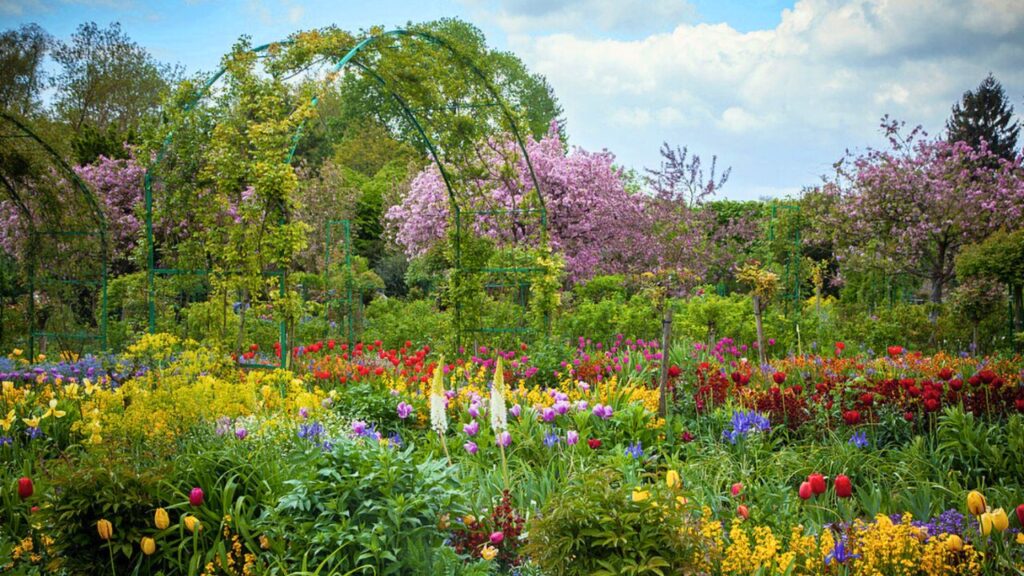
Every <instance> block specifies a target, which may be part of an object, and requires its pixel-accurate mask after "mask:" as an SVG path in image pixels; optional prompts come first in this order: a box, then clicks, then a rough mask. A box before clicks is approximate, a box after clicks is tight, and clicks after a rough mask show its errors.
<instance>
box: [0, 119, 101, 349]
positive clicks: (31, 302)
mask: <svg viewBox="0 0 1024 576" xmlns="http://www.w3.org/2000/svg"><path fill="white" fill-rule="evenodd" d="M0 125H2V126H3V127H4V128H6V129H8V130H12V132H11V133H0V141H2V140H6V139H18V140H19V141H27V142H29V143H31V145H32V146H33V147H34V148H35V149H36V150H37V151H38V152H40V153H41V155H42V158H43V159H45V161H46V162H47V163H48V165H49V167H50V168H53V169H55V171H56V173H59V174H60V175H61V176H62V178H63V179H64V180H65V181H66V182H67V184H68V185H69V186H70V188H71V189H72V190H74V191H75V192H76V194H75V195H74V196H75V197H77V198H79V199H81V200H83V201H84V203H85V207H86V208H87V212H88V214H87V218H85V219H83V221H84V222H88V223H89V224H91V225H87V226H86V227H85V228H78V229H69V228H67V227H64V226H63V225H62V223H55V224H53V225H47V219H48V218H49V217H51V216H52V215H51V214H49V213H47V212H46V211H44V210H36V211H33V210H32V208H31V206H32V203H31V202H30V201H29V199H30V198H32V197H33V196H34V195H35V194H38V190H32V187H31V186H27V187H25V188H27V190H25V191H26V192H28V193H29V194H28V195H23V194H22V193H21V192H19V190H18V188H19V186H18V181H17V180H18V178H17V177H16V175H9V174H0V184H2V187H3V189H4V191H5V192H6V194H7V196H8V198H10V200H11V202H12V204H14V206H15V209H16V210H17V211H18V213H19V216H20V218H19V220H20V221H21V222H22V223H23V224H24V225H25V227H26V228H27V231H28V239H29V241H28V242H27V244H26V246H25V257H24V263H25V266H26V271H27V277H28V282H29V291H28V305H27V316H28V334H27V336H28V349H29V357H30V358H33V359H34V358H35V352H36V339H37V338H46V339H52V340H56V341H57V343H58V345H59V346H62V348H66V347H63V344H62V343H63V342H64V341H77V342H82V343H83V345H84V342H86V341H90V340H91V341H96V342H97V343H98V348H99V350H101V351H104V350H106V349H107V273H108V268H109V262H108V250H109V240H108V230H107V219H106V216H105V214H104V213H103V209H102V208H101V207H100V203H99V201H98V200H97V198H96V195H95V193H93V191H92V189H91V188H90V187H89V186H88V185H87V184H86V183H85V182H84V181H83V180H82V179H81V178H80V177H79V176H78V174H77V173H76V172H75V170H74V169H73V168H72V167H71V166H70V165H69V164H68V163H67V161H65V160H64V158H63V157H62V156H61V155H60V154H59V153H58V152H57V151H56V150H55V149H54V148H53V147H52V146H51V145H50V144H49V143H48V142H46V140H44V139H43V138H42V137H40V136H39V135H38V134H36V132H35V131H33V130H32V129H31V128H29V127H28V125H27V124H26V123H25V122H24V121H22V120H20V119H18V118H16V117H14V116H12V115H11V114H8V113H6V112H0ZM12 148H13V147H12ZM37 221H38V222H37ZM38 223H41V224H42V225H38ZM56 238H63V239H71V240H75V239H83V238H96V241H97V244H98V246H97V248H98V252H99V258H98V263H99V271H98V274H97V275H95V276H91V277H73V276H70V275H61V274H57V273H52V272H54V271H56V270H59V266H57V265H56V264H54V263H51V266H50V267H48V269H49V270H50V271H51V273H50V274H46V275H42V276H40V275H39V269H40V262H39V261H38V260H39V254H40V252H41V250H40V248H41V246H42V245H43V243H44V239H56ZM62 256H65V257H66V259H70V258H71V255H70V254H63V255H62ZM41 285H42V286H47V285H63V286H71V287H79V288H82V289H85V290H95V291H97V292H98V298H99V310H98V318H97V321H96V324H97V325H96V329H95V331H90V330H86V329H80V330H77V331H75V332H67V331H61V330H50V329H47V326H45V325H44V326H42V327H41V329H37V323H38V322H37V309H36V299H37V294H38V293H39V292H41V291H40V290H39V286H41ZM46 293H47V294H48V295H49V294H52V292H51V291H47V292H46Z"/></svg>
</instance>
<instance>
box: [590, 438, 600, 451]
mask: <svg viewBox="0 0 1024 576" xmlns="http://www.w3.org/2000/svg"><path fill="white" fill-rule="evenodd" d="M587 446H590V448H591V449H592V450H597V449H598V448H600V447H601V441H600V440H598V439H597V438H589V439H587Z"/></svg>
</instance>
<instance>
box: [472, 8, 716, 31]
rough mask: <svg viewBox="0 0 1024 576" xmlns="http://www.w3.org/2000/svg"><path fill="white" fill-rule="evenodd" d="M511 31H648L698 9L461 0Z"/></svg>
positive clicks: (667, 25) (666, 26) (662, 27)
mask: <svg viewBox="0 0 1024 576" xmlns="http://www.w3.org/2000/svg"><path fill="white" fill-rule="evenodd" d="M461 1H462V3H463V4H465V5H467V6H469V7H470V8H471V9H474V10H475V11H476V12H478V13H480V14H484V15H487V16H488V17H489V18H490V19H492V20H494V21H495V22H496V23H497V24H498V25H499V26H501V27H502V28H503V29H505V30H506V31H507V32H509V33H512V34H535V33H538V32H539V33H549V32H557V31H572V32H575V33H579V32H583V31H588V32H597V33H609V32H610V33H619V34H629V35H631V34H647V33H650V32H651V31H653V30H671V29H672V28H673V27H675V25H677V24H679V23H681V22H684V21H687V20H690V19H692V17H693V16H694V14H695V13H696V12H695V10H694V8H693V6H692V5H690V3H689V2H687V1H686V0H560V1H552V0H461Z"/></svg>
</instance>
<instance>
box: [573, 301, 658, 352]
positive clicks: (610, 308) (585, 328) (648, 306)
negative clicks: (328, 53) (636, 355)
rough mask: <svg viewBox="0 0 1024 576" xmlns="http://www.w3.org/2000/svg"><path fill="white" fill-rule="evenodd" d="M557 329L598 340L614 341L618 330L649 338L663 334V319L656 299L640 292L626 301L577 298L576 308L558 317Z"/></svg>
mask: <svg viewBox="0 0 1024 576" xmlns="http://www.w3.org/2000/svg"><path fill="white" fill-rule="evenodd" d="M556 330H557V333H558V334H561V335H562V336H563V337H566V338H569V339H574V338H577V337H579V336H583V337H585V338H590V339H592V340H594V341H595V342H611V341H613V340H615V336H616V334H622V335H623V336H625V337H627V338H643V339H645V340H649V339H652V338H657V337H658V335H659V334H660V331H661V321H660V320H659V315H658V311H657V309H656V308H655V305H654V302H652V301H651V299H650V298H647V297H644V296H642V295H639V294H638V295H636V296H633V297H632V298H630V299H629V300H627V301H625V302H620V301H617V300H601V301H598V302H592V301H590V300H583V301H581V302H578V303H577V305H576V307H575V309H574V310H572V311H571V312H567V313H565V314H562V315H561V316H560V317H559V319H558V324H557V329H556Z"/></svg>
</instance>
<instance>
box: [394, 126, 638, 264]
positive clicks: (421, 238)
mask: <svg viewBox="0 0 1024 576" xmlns="http://www.w3.org/2000/svg"><path fill="white" fill-rule="evenodd" d="M526 147H527V152H528V153H529V156H530V161H531V163H532V164H533V168H534V171H535V174H536V175H537V179H538V181H539V184H540V187H541V190H542V194H543V198H544V203H545V207H546V211H547V220H548V227H547V229H548V233H549V241H550V244H551V247H552V248H553V249H555V250H556V251H559V252H561V253H562V254H564V256H565V260H566V273H567V276H568V277H569V279H570V280H571V281H580V280H585V279H587V278H590V277H592V276H594V275H596V274H602V273H622V272H634V271H639V270H643V269H647V268H649V266H650V265H652V264H654V263H656V261H657V247H656V246H655V245H654V243H653V242H652V241H651V239H650V237H649V236H648V235H647V231H648V229H649V225H648V219H649V216H648V215H647V213H646V212H645V202H644V198H643V197H642V196H641V195H639V194H631V193H629V192H628V191H627V190H626V188H625V186H624V179H623V174H622V171H621V169H619V168H617V167H615V165H614V161H615V157H614V155H612V154H611V153H610V152H607V151H601V152H588V151H586V150H583V149H580V148H575V149H573V150H572V151H569V152H566V150H565V148H564V146H563V144H562V141H561V139H560V138H559V134H558V128H557V124H555V123H552V125H551V129H550V130H549V132H548V133H547V135H545V136H544V137H543V138H541V139H540V140H539V141H536V140H533V139H529V140H528V141H527V144H526ZM479 156H480V158H481V159H482V160H483V161H484V162H483V164H484V166H485V171H484V175H483V176H482V177H479V178H475V179H474V180H473V181H472V182H470V183H468V186H467V187H466V188H468V189H470V190H473V191H474V192H473V193H470V194H466V195H465V196H464V197H463V199H462V200H460V202H462V204H460V205H461V206H463V207H465V208H466V209H468V210H496V209H498V210H518V209H522V208H529V207H531V206H534V205H535V204H534V203H532V202H531V193H532V189H533V185H532V184H533V182H532V180H531V178H530V177H529V170H528V167H527V165H526V162H525V160H524V159H523V158H522V157H521V155H519V154H516V146H515V145H514V143H512V142H499V143H496V142H488V143H486V144H484V145H482V146H481V150H480V151H479ZM449 210H450V207H449V200H448V193H447V190H446V188H445V186H444V181H443V179H442V177H441V174H440V172H439V171H438V169H437V167H436V166H430V167H428V168H426V169H425V170H423V171H422V172H420V173H419V174H418V175H417V176H416V177H415V178H414V179H413V181H412V183H411V185H410V189H409V192H408V194H407V195H406V197H405V198H404V200H403V201H402V202H401V203H399V204H397V205H395V206H393V207H391V208H390V209H389V210H388V212H387V214H386V216H385V219H386V220H387V223H388V225H389V227H390V228H391V229H392V231H393V233H394V236H395V240H396V242H397V243H398V244H399V246H401V247H402V249H403V250H404V251H405V252H406V254H408V255H409V256H412V257H416V256H422V255H423V254H425V253H426V252H427V251H428V250H429V249H430V248H431V247H432V246H434V245H436V244H437V243H439V242H441V241H443V239H444V238H445V236H446V230H447V226H449V221H450V217H449V216H450V212H449ZM472 225H473V227H474V229H475V230H476V231H477V232H478V233H480V234H482V235H484V236H487V237H490V238H493V239H495V240H497V241H498V243H499V245H506V246H507V245H514V244H516V243H517V242H521V241H522V240H523V238H525V237H528V236H529V235H530V234H531V233H533V232H535V228H536V227H537V226H538V224H537V222H536V221H535V219H530V218H526V217H523V218H516V217H498V216H494V215H476V216H475V218H473V224H472Z"/></svg>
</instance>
